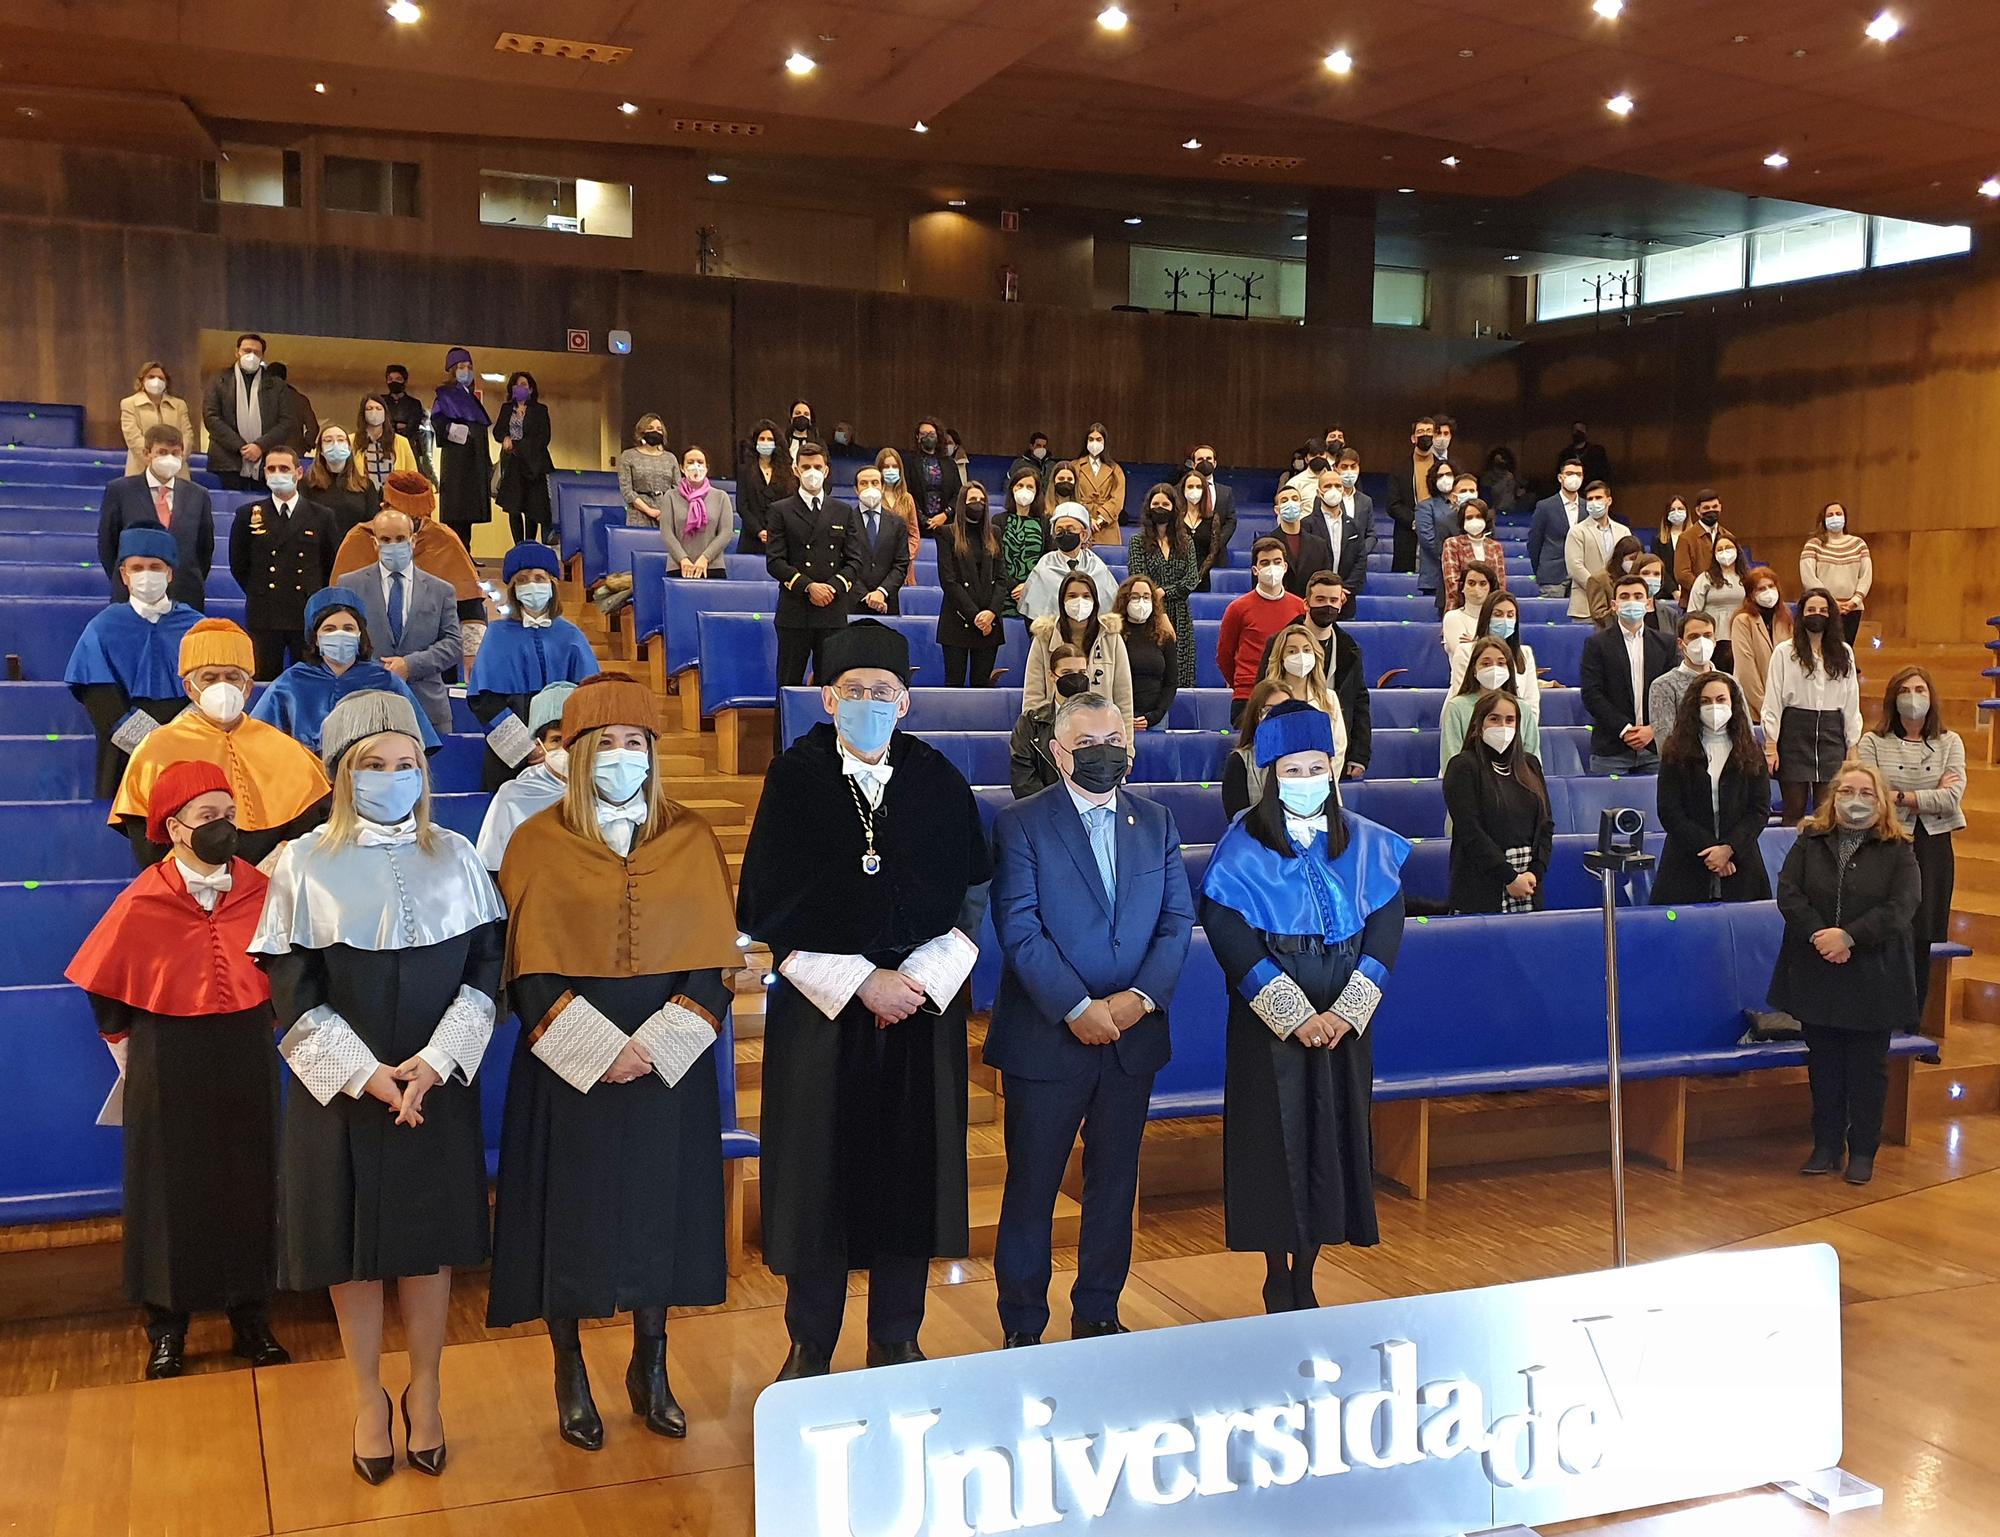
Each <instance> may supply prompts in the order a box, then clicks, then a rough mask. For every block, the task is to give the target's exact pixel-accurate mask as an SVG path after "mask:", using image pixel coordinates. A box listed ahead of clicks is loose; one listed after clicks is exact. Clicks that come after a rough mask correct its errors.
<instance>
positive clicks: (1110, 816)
mask: <svg viewBox="0 0 2000 1537" xmlns="http://www.w3.org/2000/svg"><path fill="white" fill-rule="evenodd" d="M1115 817H1116V812H1115V811H1114V809H1113V808H1112V807H1110V806H1093V807H1091V808H1090V810H1088V811H1086V812H1085V813H1084V814H1083V825H1084V826H1085V827H1087V828H1089V829H1090V852H1091V853H1093V854H1095V855H1096V856H1097V874H1098V876H1099V878H1100V879H1101V880H1103V882H1104V896H1105V900H1106V901H1109V902H1111V903H1113V904H1116V902H1117V900H1118V881H1117V874H1118V829H1117V825H1116V821H1115Z"/></svg>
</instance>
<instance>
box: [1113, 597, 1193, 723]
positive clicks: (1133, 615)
mask: <svg viewBox="0 0 2000 1537" xmlns="http://www.w3.org/2000/svg"><path fill="white" fill-rule="evenodd" d="M1111 608H1112V612H1114V613H1116V614H1117V615H1118V616H1119V617H1120V618H1121V619H1123V620H1124V621H1125V634H1124V638H1125V658H1126V660H1127V661H1128V662H1129V663H1130V664H1131V667H1132V724H1133V725H1134V726H1136V727H1137V728H1138V729H1139V730H1141V731H1156V730H1159V729H1160V728H1161V727H1163V726H1165V725H1166V723H1167V712H1168V711H1169V710H1171V709H1173V707H1174V696H1175V695H1176V694H1178V693H1179V692H1180V683H1179V677H1180V669H1179V668H1178V666H1177V665H1176V657H1177V655H1178V653H1179V651H1180V649H1181V643H1180V638H1179V636H1178V635H1176V634H1175V632H1174V626H1173V623H1172V621H1170V620H1169V619H1168V618H1167V596H1166V592H1165V591H1164V590H1163V589H1162V588H1161V586H1160V584H1159V583H1158V582H1156V581H1154V580H1153V579H1152V578H1151V577H1145V576H1139V575H1137V574H1136V573H1135V574H1134V575H1132V576H1128V577H1126V578H1125V580H1124V582H1123V583H1122V584H1121V585H1120V587H1119V588H1118V596H1117V597H1116V598H1114V599H1113V600H1112V603H1111Z"/></svg>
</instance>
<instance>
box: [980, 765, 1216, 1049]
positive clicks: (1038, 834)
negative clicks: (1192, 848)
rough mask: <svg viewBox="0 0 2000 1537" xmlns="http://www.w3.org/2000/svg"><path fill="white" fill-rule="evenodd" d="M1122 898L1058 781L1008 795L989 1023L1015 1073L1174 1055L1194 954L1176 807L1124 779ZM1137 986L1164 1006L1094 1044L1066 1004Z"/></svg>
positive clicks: (991, 1043)
mask: <svg viewBox="0 0 2000 1537" xmlns="http://www.w3.org/2000/svg"><path fill="white" fill-rule="evenodd" d="M1112 805H1113V808H1114V815H1115V817H1116V826H1117V830H1118V840H1117V854H1116V859H1115V865H1116V879H1115V882H1114V884H1115V885H1116V887H1117V892H1118V895H1117V900H1116V902H1115V904H1114V902H1113V901H1112V899H1111V898H1109V897H1107V896H1106V895H1105V894H1104V881H1103V878H1102V877H1101V876H1100V875H1099V874H1098V871H1097V859H1096V856H1095V855H1094V854H1092V852H1091V848H1090V834H1089V833H1088V832H1087V831H1086V830H1085V828H1084V825H1083V818H1082V817H1081V816H1079V815H1078V814H1077V809H1076V806H1075V804H1074V803H1073V802H1072V801H1071V800H1070V794H1069V789H1068V787H1067V786H1065V785H1061V784H1056V785H1052V786H1051V787H1050V788H1048V789H1046V790H1044V791H1042V792H1041V793H1040V794H1039V795H1031V796H1029V797H1028V798H1027V799H1026V800H1022V801H1016V802H1014V803H1013V804H1012V805H1010V806H1003V807H1002V808H1001V809H1000V813H999V815H998V816H997V817H996V818H995V819H994V824H993V861H994V862H993V907H992V911H993V927H994V932H995V933H997V934H998V935H999V937H1000V949H1001V953H1002V956H1003V961H1004V969H1003V970H1002V971H1001V974H1000V991H999V995H998V996H997V997H996V998H995V1000H994V1003H993V1020H992V1024H991V1025H990V1026H989V1028H988V1030H987V1035H986V1051H985V1056H986V1061H987V1063H988V1064H989V1065H991V1066H993V1067H997V1068H998V1069H999V1070H1000V1071H1001V1072H1003V1073H1006V1074H1008V1075H1010V1076H1012V1077H1019V1078H1032V1079H1060V1078H1074V1077H1077V1076H1079V1075H1080V1074H1083V1073H1089V1072H1095V1071H1096V1069H1097V1061H1098V1054H1099V1053H1100V1052H1105V1051H1110V1052H1115V1053H1116V1054H1117V1057H1118V1065H1119V1067H1121V1068H1122V1069H1123V1070H1124V1071H1126V1072H1127V1073H1152V1072H1157V1071H1159V1069H1160V1068H1161V1067H1162V1066H1164V1065H1165V1064H1166V1062H1167V1060H1168V1058H1169V1057H1171V1056H1172V1054H1173V1052H1172V1046H1171V1043H1170V1040H1169V1036H1168V1030H1167V1009H1168V1006H1169V1004H1170V1003H1171V1002H1172V1000H1173V995H1174V985H1175V983H1176V982H1178V981H1179V979H1180V972H1181V965H1182V962H1184V961H1185V960H1186V959H1187V951H1188V940H1189V936H1190V935H1191V934H1192V932H1193V929H1194V900H1193V898H1192V896H1191V895H1190V894H1189V891H1188V878H1187V866H1186V864H1185V863H1184V862H1183V861H1182V859H1181V840H1180V834H1179V832H1178V831H1176V830H1175V827H1174V819H1173V815H1172V814H1171V813H1170V812H1169V811H1168V810H1167V809H1166V808H1165V807H1164V806H1161V805H1159V804H1157V803H1156V802H1153V801H1149V800H1146V799H1144V798H1143V797H1140V796H1137V795H1133V794H1132V793H1131V792H1130V791H1127V790H1120V791H1119V792H1118V795H1117V798H1116V800H1114V801H1113V803H1112ZM1126 988H1136V989H1138V990H1139V991H1140V992H1142V993H1144V994H1145V995H1146V996H1147V997H1149V998H1151V999H1152V1000H1153V1002H1154V1004H1155V1005H1156V1006H1157V1007H1156V1010H1155V1012H1153V1013H1151V1014H1149V1015H1147V1016H1146V1017H1145V1018H1144V1019H1142V1020H1140V1021H1139V1023H1138V1024H1136V1025H1134V1026H1133V1027H1132V1028H1131V1029H1130V1030H1127V1031H1126V1032H1125V1033H1124V1034H1123V1035H1121V1036H1120V1037H1119V1038H1118V1039H1117V1040H1116V1041H1115V1042H1113V1043H1111V1044H1110V1045H1108V1046H1086V1045H1084V1044H1083V1042H1081V1041H1079V1040H1078V1039H1077V1038H1076V1035H1075V1033H1074V1032H1072V1031H1071V1029H1070V1028H1069V1024H1068V1020H1067V1015H1068V1014H1069V1011H1070V1010H1071V1009H1073V1008H1074V1007H1076V1005H1077V1004H1079V1003H1082V1002H1084V1001H1085V1000H1087V999H1093V998H1108V997H1110V996H1111V995H1112V994H1113V993H1117V992H1122V991H1123V990H1125V989H1126Z"/></svg>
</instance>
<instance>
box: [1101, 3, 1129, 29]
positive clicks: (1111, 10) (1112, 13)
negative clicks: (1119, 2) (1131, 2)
mask: <svg viewBox="0 0 2000 1537" xmlns="http://www.w3.org/2000/svg"><path fill="white" fill-rule="evenodd" d="M1131 19H1132V18H1131V17H1129V16H1127V15H1126V14H1125V13H1124V12H1123V11H1121V10H1119V9H1118V7H1117V6H1115V5H1107V6H1106V7H1105V8H1104V9H1103V10H1101V11H1099V12H1098V13H1097V24H1098V25H1099V26H1100V27H1102V28H1104V30H1105V31H1107V32H1123V31H1124V30H1125V23H1126V22H1128V21H1130V20H1131Z"/></svg>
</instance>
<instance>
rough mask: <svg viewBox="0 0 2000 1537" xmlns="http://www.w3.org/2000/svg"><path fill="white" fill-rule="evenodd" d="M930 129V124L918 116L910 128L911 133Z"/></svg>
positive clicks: (924, 131) (926, 131)
mask: <svg viewBox="0 0 2000 1537" xmlns="http://www.w3.org/2000/svg"><path fill="white" fill-rule="evenodd" d="M930 131H931V125H930V124H929V123H926V122H925V121H924V120H923V119H922V118H918V119H917V121H916V123H915V124H914V125H913V126H912V127H911V129H910V132H911V133H929V132H930Z"/></svg>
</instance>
